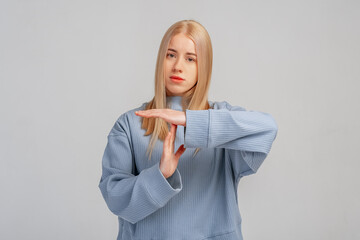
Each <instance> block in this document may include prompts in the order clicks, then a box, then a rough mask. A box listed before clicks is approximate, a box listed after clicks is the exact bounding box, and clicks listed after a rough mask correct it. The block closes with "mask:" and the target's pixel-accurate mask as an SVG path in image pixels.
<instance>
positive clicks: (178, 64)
mask: <svg viewBox="0 0 360 240" xmlns="http://www.w3.org/2000/svg"><path fill="white" fill-rule="evenodd" d="M173 71H174V72H177V71H179V72H182V63H181V59H180V58H178V59H176V62H175V63H174V66H173Z"/></svg>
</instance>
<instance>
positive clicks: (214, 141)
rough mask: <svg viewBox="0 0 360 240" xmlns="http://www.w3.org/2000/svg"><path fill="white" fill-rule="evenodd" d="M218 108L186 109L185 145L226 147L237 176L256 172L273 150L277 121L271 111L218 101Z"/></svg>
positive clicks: (188, 146)
mask: <svg viewBox="0 0 360 240" xmlns="http://www.w3.org/2000/svg"><path fill="white" fill-rule="evenodd" d="M215 106H216V109H208V110H188V109H187V110H186V127H185V128H184V131H185V139H184V147H185V148H197V147H200V148H225V150H226V154H229V157H230V160H231V164H232V167H233V170H234V174H235V175H236V178H238V177H239V176H245V175H249V174H251V173H255V172H256V171H257V169H258V168H259V166H260V165H261V163H262V162H263V160H264V159H265V157H266V156H267V154H268V153H269V152H270V149H271V146H272V143H273V141H274V140H275V138H276V135H277V130H278V127H277V124H276V122H275V120H274V119H273V117H272V116H271V115H270V114H268V113H263V112H258V111H246V110H245V109H244V108H242V107H238V106H231V105H230V104H229V103H227V102H225V101H223V102H217V103H215Z"/></svg>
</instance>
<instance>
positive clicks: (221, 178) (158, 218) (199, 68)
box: [99, 20, 277, 240]
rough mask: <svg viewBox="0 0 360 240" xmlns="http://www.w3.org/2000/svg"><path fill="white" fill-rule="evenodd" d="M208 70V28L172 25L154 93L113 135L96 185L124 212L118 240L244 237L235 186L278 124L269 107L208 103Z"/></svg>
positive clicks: (251, 169) (162, 47) (257, 161)
mask: <svg viewBox="0 0 360 240" xmlns="http://www.w3.org/2000/svg"><path fill="white" fill-rule="evenodd" d="M211 70H212V46H211V41H210V37H209V35H208V33H207V31H206V29H205V28H204V27H203V26H202V25H201V24H200V23H198V22H196V21H194V20H183V21H179V22H177V23H175V24H173V25H172V26H171V27H170V28H169V29H168V30H167V32H166V33H165V35H164V37H163V39H162V42H161V45H160V48H159V53H158V57H157V64H156V73H155V96H154V98H153V99H152V100H151V101H150V102H146V103H143V104H142V106H141V107H139V108H136V109H133V110H130V111H128V112H126V113H124V114H122V115H121V116H120V117H119V118H118V119H117V121H116V122H115V124H114V126H113V128H112V129H111V131H110V133H109V135H108V143H107V145H106V148H105V152H104V155H103V159H102V167H103V168H102V171H103V172H102V177H101V180H100V184H99V188H100V190H101V193H102V195H103V197H104V199H105V202H106V204H107V206H108V207H109V209H110V210H111V212H113V213H114V214H115V215H117V216H118V221H119V233H118V237H117V239H118V240H119V239H126V240H129V239H142V240H146V239H149V240H150V239H169V240H177V239H187V240H191V239H212V240H215V239H234V240H235V239H236V240H239V239H242V233H241V216H240V213H239V209H238V200H237V186H238V183H239V180H240V179H241V178H242V177H243V176H246V175H249V174H253V173H255V172H256V171H257V170H258V168H259V166H260V165H261V163H262V162H263V160H264V159H265V158H266V156H267V155H268V153H269V151H270V148H271V146H272V143H273V141H274V139H275V138H276V134H277V124H276V122H275V121H274V119H273V118H272V116H271V115H270V114H268V113H263V112H257V111H246V110H245V109H244V108H242V107H239V106H232V105H230V104H229V103H227V102H226V101H222V102H211V101H208V100H207V97H208V90H209V86H210V78H211ZM168 124H169V125H171V127H170V131H169V126H168ZM175 150H176V152H175Z"/></svg>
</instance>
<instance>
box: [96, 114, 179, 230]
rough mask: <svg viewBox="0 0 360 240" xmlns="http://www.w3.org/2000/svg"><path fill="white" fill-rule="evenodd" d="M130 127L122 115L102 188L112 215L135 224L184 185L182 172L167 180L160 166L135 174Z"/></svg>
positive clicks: (104, 162)
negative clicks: (129, 134) (128, 134)
mask: <svg viewBox="0 0 360 240" xmlns="http://www.w3.org/2000/svg"><path fill="white" fill-rule="evenodd" d="M127 126H128V125H127V123H126V118H125V117H124V115H122V116H121V117H120V118H119V120H118V121H117V122H116V123H115V125H114V127H113V128H112V129H111V131H110V133H109V135H108V142H107V145H106V148H105V151H104V155H103V158H102V176H101V179H100V183H99V188H100V190H101V193H102V196H103V197H104V199H105V202H106V204H107V206H108V208H109V209H110V211H111V212H113V213H114V214H115V215H117V216H119V217H121V218H123V219H125V220H126V221H128V222H131V223H132V224H134V223H136V222H138V221H139V220H141V219H143V218H145V217H146V216H148V215H150V214H151V213H153V212H155V211H156V210H158V209H159V208H161V207H163V206H164V205H165V204H166V203H167V202H168V201H169V200H170V199H171V198H172V197H173V196H174V195H176V194H177V193H179V192H180V191H181V189H182V183H181V176H180V173H179V171H178V170H176V171H175V172H174V174H173V175H172V176H171V177H170V178H168V179H166V178H165V177H164V176H163V174H162V173H161V171H160V169H159V163H156V164H155V165H153V166H152V167H150V168H147V169H144V170H143V171H141V172H140V173H139V174H138V175H134V174H133V172H132V169H133V158H134V156H133V155H132V151H131V143H130V141H129V138H128V136H127V134H126V132H128V128H127ZM145 160H146V159H144V161H145Z"/></svg>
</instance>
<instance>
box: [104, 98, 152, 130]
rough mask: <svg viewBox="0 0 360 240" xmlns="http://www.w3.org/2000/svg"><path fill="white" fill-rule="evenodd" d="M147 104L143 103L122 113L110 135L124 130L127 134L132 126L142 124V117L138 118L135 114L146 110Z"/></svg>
mask: <svg viewBox="0 0 360 240" xmlns="http://www.w3.org/2000/svg"><path fill="white" fill-rule="evenodd" d="M146 104H147V102H145V103H142V104H141V105H140V106H139V107H136V108H132V109H129V110H126V111H125V112H122V113H120V115H119V116H118V117H117V119H116V121H115V124H114V126H113V129H112V130H111V132H110V133H115V132H118V131H116V130H122V131H125V132H127V131H129V129H130V128H132V125H134V124H141V118H140V116H137V115H136V114H135V112H136V111H139V110H144V109H145V106H146Z"/></svg>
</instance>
